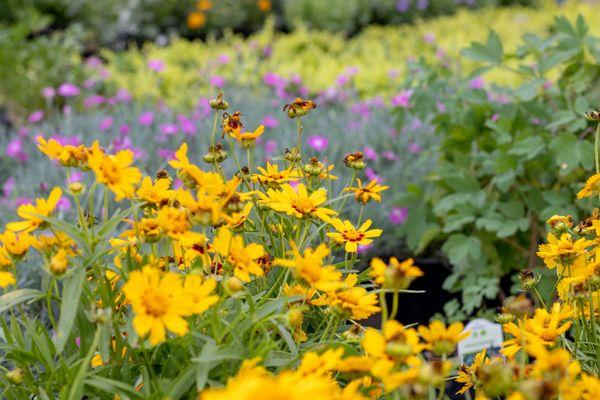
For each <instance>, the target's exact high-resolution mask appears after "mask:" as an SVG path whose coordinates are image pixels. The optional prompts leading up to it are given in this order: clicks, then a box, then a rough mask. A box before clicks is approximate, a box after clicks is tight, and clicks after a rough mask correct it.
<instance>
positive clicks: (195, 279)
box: [183, 274, 219, 314]
mask: <svg viewBox="0 0 600 400" xmlns="http://www.w3.org/2000/svg"><path fill="white" fill-rule="evenodd" d="M216 286H217V282H216V281H215V280H214V279H206V280H203V279H202V277H201V276H200V275H196V274H190V275H187V276H186V277H185V281H184V283H183V291H184V292H185V294H186V295H187V296H188V298H189V300H190V301H191V303H192V306H191V310H192V313H193V314H201V313H203V312H204V311H206V310H208V309H209V308H210V306H212V305H213V304H215V303H216V302H217V301H219V296H217V295H211V294H210V293H211V292H212V291H213V290H214V289H215V287H216Z"/></svg>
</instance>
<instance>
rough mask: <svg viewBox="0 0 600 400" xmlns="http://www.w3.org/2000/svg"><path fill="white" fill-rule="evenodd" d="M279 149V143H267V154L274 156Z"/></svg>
mask: <svg viewBox="0 0 600 400" xmlns="http://www.w3.org/2000/svg"><path fill="white" fill-rule="evenodd" d="M276 149H277V142H276V141H274V140H273V139H269V140H267V141H265V153H267V154H272V153H274V152H275V150H276Z"/></svg>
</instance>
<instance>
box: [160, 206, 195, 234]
mask: <svg viewBox="0 0 600 400" xmlns="http://www.w3.org/2000/svg"><path fill="white" fill-rule="evenodd" d="M156 219H157V221H158V224H159V226H160V228H161V229H162V230H163V231H164V232H165V233H166V234H167V235H169V236H170V237H172V238H173V239H179V238H180V237H181V236H182V235H184V234H185V233H186V232H187V231H189V230H190V228H191V227H192V225H191V223H190V220H189V219H188V216H187V213H186V212H185V210H184V209H182V208H177V207H171V206H167V207H163V208H161V209H160V210H158V213H157V216H156Z"/></svg>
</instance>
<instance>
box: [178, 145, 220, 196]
mask: <svg viewBox="0 0 600 400" xmlns="http://www.w3.org/2000/svg"><path fill="white" fill-rule="evenodd" d="M187 151H188V145H187V143H182V144H181V146H180V147H179V150H177V152H176V153H175V159H174V160H171V161H169V165H170V166H171V167H173V168H175V169H176V170H177V176H178V177H179V179H181V180H182V182H183V183H184V184H185V185H186V186H187V187H190V188H195V187H198V186H200V185H202V184H203V183H206V182H208V181H210V182H211V183H212V181H213V180H214V179H213V177H210V179H206V174H207V173H206V172H204V171H202V170H201V169H200V168H198V166H196V165H194V164H192V163H190V160H189V158H188V156H187ZM217 176H218V174H217ZM219 180H220V177H219ZM222 184H223V181H222V180H221V185H222Z"/></svg>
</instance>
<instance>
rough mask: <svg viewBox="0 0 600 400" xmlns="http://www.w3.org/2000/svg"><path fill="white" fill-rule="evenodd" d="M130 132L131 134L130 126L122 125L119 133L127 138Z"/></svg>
mask: <svg viewBox="0 0 600 400" xmlns="http://www.w3.org/2000/svg"><path fill="white" fill-rule="evenodd" d="M129 132H131V128H130V127H129V125H127V124H121V126H120V127H119V133H120V134H121V135H123V136H126V135H129Z"/></svg>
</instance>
